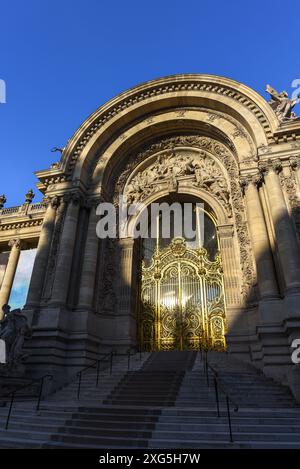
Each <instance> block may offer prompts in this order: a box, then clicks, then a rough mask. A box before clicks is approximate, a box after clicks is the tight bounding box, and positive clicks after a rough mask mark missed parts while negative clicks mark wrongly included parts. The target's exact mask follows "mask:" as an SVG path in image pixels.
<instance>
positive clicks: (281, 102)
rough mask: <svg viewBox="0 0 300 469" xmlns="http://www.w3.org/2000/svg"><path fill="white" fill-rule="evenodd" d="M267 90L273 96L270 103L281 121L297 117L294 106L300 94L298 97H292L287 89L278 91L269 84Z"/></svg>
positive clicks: (299, 98)
mask: <svg viewBox="0 0 300 469" xmlns="http://www.w3.org/2000/svg"><path fill="white" fill-rule="evenodd" d="M266 92H267V93H269V95H270V96H271V100H270V101H269V104H270V106H271V108H272V109H273V111H274V112H275V114H276V115H277V116H278V118H279V120H280V121H281V122H285V121H290V120H294V119H297V116H296V114H295V113H294V112H292V111H293V108H294V107H295V106H296V104H297V103H298V102H299V100H300V94H298V96H297V98H294V99H291V98H289V95H288V93H287V92H286V91H281V93H278V91H276V90H275V89H274V88H272V86H270V85H267V87H266Z"/></svg>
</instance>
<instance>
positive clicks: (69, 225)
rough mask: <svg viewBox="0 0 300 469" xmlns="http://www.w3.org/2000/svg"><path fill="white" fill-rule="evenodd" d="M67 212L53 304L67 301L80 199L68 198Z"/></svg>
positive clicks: (73, 196) (60, 246)
mask: <svg viewBox="0 0 300 469" xmlns="http://www.w3.org/2000/svg"><path fill="white" fill-rule="evenodd" d="M67 203H68V206H67V211H66V216H65V220H64V225H63V230H62V234H61V238H60V244H59V250H58V253H57V264H56V269H55V275H54V281H53V288H52V295H51V300H50V303H51V304H64V303H66V301H67V297H68V290H69V282H70V275H71V268H72V260H73V254H74V246H75V239H76V228H77V223H78V215H79V209H80V203H79V197H78V196H77V195H76V194H73V195H72V196H71V198H70V199H69V198H68V197H67Z"/></svg>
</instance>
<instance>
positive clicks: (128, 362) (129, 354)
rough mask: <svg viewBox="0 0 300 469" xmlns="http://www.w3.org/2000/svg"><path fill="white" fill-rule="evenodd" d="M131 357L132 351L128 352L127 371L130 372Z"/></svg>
mask: <svg viewBox="0 0 300 469" xmlns="http://www.w3.org/2000/svg"><path fill="white" fill-rule="evenodd" d="M130 357H131V353H130V350H128V352H127V370H128V371H129V370H130Z"/></svg>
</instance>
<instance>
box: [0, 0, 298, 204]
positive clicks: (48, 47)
mask: <svg viewBox="0 0 300 469" xmlns="http://www.w3.org/2000/svg"><path fill="white" fill-rule="evenodd" d="M0 15H1V26H0V79H3V80H5V82H6V86H7V103H6V104H0V158H1V180H0V193H5V194H6V196H7V199H8V200H7V206H12V205H16V204H20V203H22V202H23V200H24V198H23V195H24V194H25V192H26V191H27V190H28V189H29V188H30V187H33V188H34V185H35V182H36V178H35V176H34V175H33V171H35V170H38V169H44V168H47V167H49V165H50V164H51V163H52V162H53V161H56V160H57V159H58V156H57V154H53V153H51V152H50V149H51V148H52V147H53V146H64V145H65V143H66V141H67V140H68V139H69V138H70V137H71V135H72V134H73V132H74V131H75V130H76V128H77V127H78V126H79V125H80V124H81V123H82V121H83V120H84V119H85V118H86V117H87V116H88V115H89V114H90V113H91V112H93V111H94V110H95V109H97V107H99V106H100V105H101V104H103V103H104V102H105V101H107V100H108V99H110V98H111V97H113V96H115V95H116V94H118V93H119V92H121V91H124V90H125V89H127V88H129V87H131V86H134V85H136V84H138V83H140V82H143V81H146V80H149V79H153V78H157V77H161V76H165V75H170V74H174V73H210V74H216V75H223V76H227V77H230V78H233V79H235V80H238V81H241V82H243V83H245V84H247V85H249V86H251V87H253V88H254V89H256V90H257V91H258V92H259V93H261V94H263V95H264V88H265V84H266V83H269V82H270V83H271V84H272V85H273V86H274V87H275V88H278V89H280V90H281V89H286V90H287V91H289V92H291V91H293V90H292V89H291V82H292V81H293V80H294V79H297V78H300V57H299V24H300V19H299V8H297V5H296V2H294V1H293V2H291V1H285V2H283V1H277V0H272V1H270V0H265V1H264V2H262V1H257V0H252V1H248V0H244V1H237V0H232V1H231V0H228V1H226V2H225V1H224V0H222V1H220V0H214V1H211V0H210V1H209V0H192V1H189V0H187V1H185V2H184V1H182V0H181V1H178V0H175V1H174V0H173V1H170V0H165V1H164V0H160V1H158V0H152V1H151V2H143V1H142V0H140V1H135V0H134V1H131V0H127V1H126V2H125V1H122V2H121V1H119V0H115V1H114V2H113V1H110V2H108V1H101V0H85V1H83V0H80V1H79V0H59V1H58V0H51V1H50V0H26V1H24V0H15V1H12V0H10V1H8V0H6V1H5V0H2V2H1V7H0ZM299 108H300V106H298V113H299V112H300V111H299ZM40 198H41V196H38V195H37V196H36V199H35V200H36V201H38V200H40Z"/></svg>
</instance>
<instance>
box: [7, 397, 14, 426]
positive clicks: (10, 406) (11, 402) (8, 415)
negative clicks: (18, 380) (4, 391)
mask: <svg viewBox="0 0 300 469" xmlns="http://www.w3.org/2000/svg"><path fill="white" fill-rule="evenodd" d="M14 400H15V393H14V392H13V393H12V395H11V399H10V405H9V409H8V414H7V418H6V424H5V430H7V429H8V424H9V419H10V415H11V411H12V406H13V403H14Z"/></svg>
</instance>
